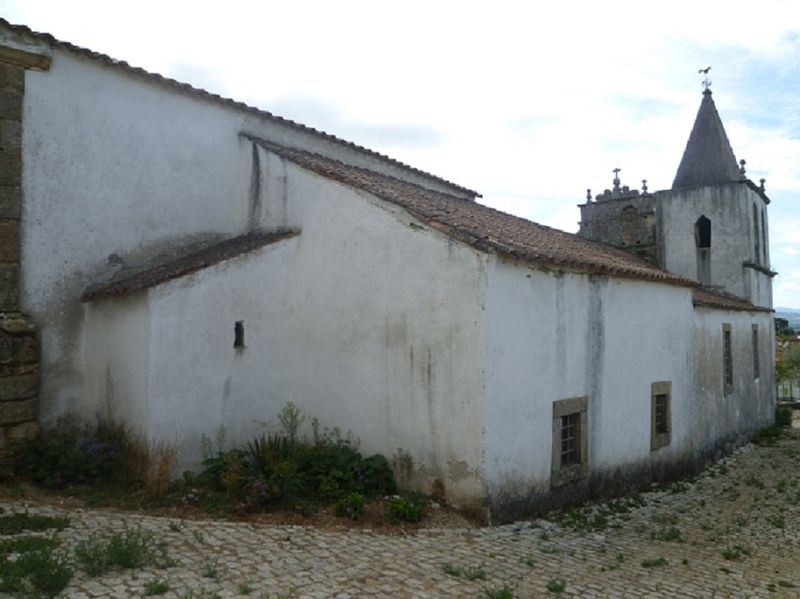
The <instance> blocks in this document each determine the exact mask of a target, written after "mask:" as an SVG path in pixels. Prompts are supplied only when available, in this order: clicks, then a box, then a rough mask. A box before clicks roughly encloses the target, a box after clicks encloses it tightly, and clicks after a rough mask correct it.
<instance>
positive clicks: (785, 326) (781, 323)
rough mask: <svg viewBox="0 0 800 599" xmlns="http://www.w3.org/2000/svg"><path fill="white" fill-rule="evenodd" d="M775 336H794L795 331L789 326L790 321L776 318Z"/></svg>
mask: <svg viewBox="0 0 800 599" xmlns="http://www.w3.org/2000/svg"><path fill="white" fill-rule="evenodd" d="M775 334H776V335H777V336H778V337H788V336H791V335H794V329H793V328H792V327H790V326H789V321H788V320H786V319H785V318H781V317H779V316H777V317H775Z"/></svg>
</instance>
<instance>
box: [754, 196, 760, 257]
mask: <svg viewBox="0 0 800 599" xmlns="http://www.w3.org/2000/svg"><path fill="white" fill-rule="evenodd" d="M753 239H755V262H761V235H760V234H759V232H758V208H756V205H755V204H753Z"/></svg>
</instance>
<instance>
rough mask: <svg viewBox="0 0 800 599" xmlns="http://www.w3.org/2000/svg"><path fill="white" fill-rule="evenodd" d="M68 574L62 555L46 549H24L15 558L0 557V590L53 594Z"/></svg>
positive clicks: (24, 593)
mask: <svg viewBox="0 0 800 599" xmlns="http://www.w3.org/2000/svg"><path fill="white" fill-rule="evenodd" d="M72 576H73V571H72V567H71V566H70V565H69V561H68V560H67V559H66V557H65V556H64V555H63V554H59V553H55V552H53V551H50V550H48V549H36V550H32V551H26V552H23V553H20V554H19V556H18V557H17V559H15V560H9V559H2V560H0V592H5V593H12V594H15V595H20V596H37V595H43V596H45V597H54V596H55V595H57V594H59V593H60V592H61V591H62V590H63V589H64V588H65V587H66V586H67V585H68V584H69V582H70V580H72Z"/></svg>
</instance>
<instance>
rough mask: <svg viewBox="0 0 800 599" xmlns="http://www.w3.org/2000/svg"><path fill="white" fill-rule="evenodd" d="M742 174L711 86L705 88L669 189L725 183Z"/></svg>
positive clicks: (737, 178)
mask: <svg viewBox="0 0 800 599" xmlns="http://www.w3.org/2000/svg"><path fill="white" fill-rule="evenodd" d="M741 178H742V176H741V173H740V172H739V167H738V166H737V163H736V157H735V156H734V155H733V149H732V148H731V144H730V142H729V141H728V136H727V135H726V134H725V128H724V127H723V126H722V120H721V119H720V118H719V113H718V112H717V107H716V106H715V105H714V100H713V99H712V98H711V90H708V89H707V90H706V91H704V92H703V100H702V102H700V109H699V110H698V111H697V118H696V119H695V121H694V126H693V127H692V133H691V134H690V135H689V141H688V143H687V144H686V150H684V152H683V158H681V164H680V166H679V167H678V172H677V174H676V175H675V180H674V181H673V182H672V189H684V188H687V187H696V186H700V185H714V184H717V183H728V182H731V181H739V180H740V179H741Z"/></svg>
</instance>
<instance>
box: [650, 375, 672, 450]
mask: <svg viewBox="0 0 800 599" xmlns="http://www.w3.org/2000/svg"><path fill="white" fill-rule="evenodd" d="M671 401H672V383H671V382H670V381H660V382H657V383H653V384H652V385H651V386H650V449H651V450H653V451H655V450H656V449H659V448H660V447H664V446H665V445H669V444H670V442H671V441H672V406H671V405H670V404H671Z"/></svg>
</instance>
